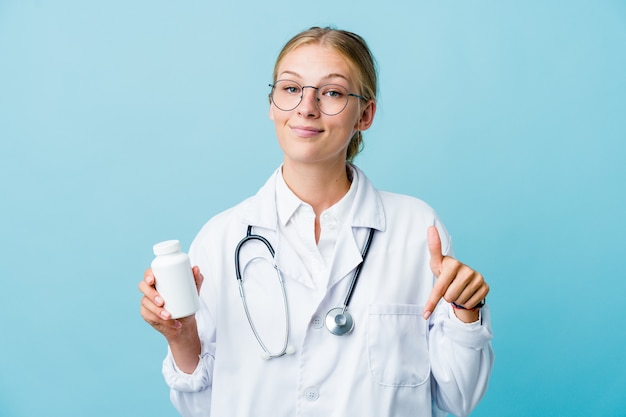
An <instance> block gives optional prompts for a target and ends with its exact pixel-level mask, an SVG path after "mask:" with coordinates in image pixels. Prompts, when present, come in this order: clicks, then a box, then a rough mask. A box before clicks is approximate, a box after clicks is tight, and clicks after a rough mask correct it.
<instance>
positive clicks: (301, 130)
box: [290, 126, 323, 138]
mask: <svg viewBox="0 0 626 417" xmlns="http://www.w3.org/2000/svg"><path fill="white" fill-rule="evenodd" d="M290 128H291V131H292V132H294V133H295V134H296V135H298V136H300V137H304V138H310V137H313V136H315V135H318V134H320V133H322V132H323V130H320V129H315V128H313V127H306V126H290Z"/></svg>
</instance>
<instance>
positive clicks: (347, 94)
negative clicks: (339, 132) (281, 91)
mask: <svg viewBox="0 0 626 417" xmlns="http://www.w3.org/2000/svg"><path fill="white" fill-rule="evenodd" d="M280 81H289V82H292V83H294V84H296V85H298V86H299V87H300V92H301V94H300V100H299V101H298V103H297V104H296V105H295V106H293V107H292V108H290V109H283V108H282V107H280V106H279V105H278V104H276V102H275V101H274V91H275V89H276V83H278V82H280ZM329 85H336V86H337V87H341V88H343V89H344V90H346V104H344V106H343V107H342V108H341V110H339V111H338V112H336V113H326V112H325V111H324V110H322V108H321V107H320V98H319V97H318V96H317V94H318V92H319V91H320V88H323V87H327V86H329ZM268 87H271V89H272V90H271V91H270V94H269V98H270V101H271V102H272V103H274V106H276V108H277V109H278V110H281V111H292V110H294V109H296V108H298V106H299V105H300V103H302V99H303V98H304V89H305V88H312V89H314V90H315V105H316V106H317V109H318V110H319V111H320V112H322V113H324V114H325V115H326V116H336V115H338V114H339V113H341V112H342V111H344V110H345V109H346V107H348V102H349V101H350V97H356V98H360V99H361V100H363V101H367V99H366V98H365V97H363V96H360V95H358V94H354V93H351V92H349V91H348V89H347V88H346V87H344V86H343V85H339V84H333V83H329V84H322V85H320V86H319V87H316V86H314V85H302V84H300V83H299V82H297V81H294V80H289V79H283V80H276V81H274V83H273V84H268Z"/></svg>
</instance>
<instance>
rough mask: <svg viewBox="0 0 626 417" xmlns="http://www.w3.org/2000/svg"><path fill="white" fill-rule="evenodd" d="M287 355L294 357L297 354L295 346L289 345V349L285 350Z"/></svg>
mask: <svg viewBox="0 0 626 417" xmlns="http://www.w3.org/2000/svg"><path fill="white" fill-rule="evenodd" d="M285 353H286V354H287V355H293V354H294V353H296V348H295V347H293V345H287V349H286V350H285Z"/></svg>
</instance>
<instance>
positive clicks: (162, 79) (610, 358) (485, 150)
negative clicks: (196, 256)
mask: <svg viewBox="0 0 626 417" xmlns="http://www.w3.org/2000/svg"><path fill="white" fill-rule="evenodd" d="M329 24H330V25H335V26H337V27H340V28H346V29H349V30H352V31H355V32H357V33H360V34H361V35H363V36H364V37H365V38H366V39H367V40H368V42H369V43H370V46H371V48H372V49H373V51H374V53H375V55H376V57H377V59H378V61H379V66H380V79H381V82H380V85H381V95H380V103H379V112H378V114H377V120H376V122H375V124H374V126H373V127H372V128H371V129H370V130H369V131H368V132H367V133H366V136H365V140H366V148H365V151H364V153H363V154H362V155H361V156H359V157H358V158H357V161H356V162H357V163H358V164H359V165H360V166H361V167H362V168H363V169H364V170H365V171H366V172H367V173H368V175H369V177H370V178H371V179H372V180H373V181H374V183H375V184H376V185H377V186H378V187H379V188H383V189H388V190H391V191H396V192H401V193H407V194H411V195H415V196H418V197H420V198H423V199H424V200H426V201H427V202H429V203H430V204H431V205H432V206H434V207H435V208H436V209H437V210H438V212H439V213H440V215H441V216H442V218H443V219H444V221H445V222H446V225H447V227H448V229H449V230H450V231H451V232H452V234H453V235H454V238H455V242H456V252H457V255H458V256H459V258H460V259H462V260H463V261H465V262H466V263H468V264H471V265H472V266H474V267H475V268H477V269H479V270H481V271H482V272H483V273H484V275H485V276H486V277H487V278H488V280H489V282H490V284H491V286H492V292H491V295H490V297H489V301H490V304H491V306H492V311H493V324H494V328H495V339H494V342H493V344H494V347H495V349H496V353H497V358H496V366H495V370H494V374H493V379H492V383H491V385H490V388H489V391H488V393H487V395H486V397H485V399H484V400H483V402H482V403H481V404H480V406H479V407H478V409H477V410H476V411H475V412H474V414H473V415H474V416H499V417H502V416H539V415H541V416H568V417H572V416H584V417H589V416H624V415H626V397H625V395H624V392H626V355H624V353H623V352H624V345H625V344H626V330H625V329H626V326H624V319H623V317H622V313H623V305H624V294H625V293H626V279H625V274H624V259H625V255H624V252H625V248H626V237H625V236H626V221H625V220H624V215H623V210H624V206H625V203H626V197H625V194H626V193H625V191H626V187H625V182H626V163H625V159H626V158H625V156H626V117H625V115H626V70H625V67H626V47H625V45H626V3H625V2H623V1H619V0H615V1H609V0H599V1H594V2H590V1H584V0H572V1H567V2H563V1H539V0H535V1H533V0H531V1H524V2H521V1H520V2H514V1H486V0H485V1H467V0H459V1H456V0H454V1H441V2H433V1H411V2H409V1H406V2H381V1H378V0H371V1H368V0H365V1H361V2H358V3H351V4H348V3H347V2H345V4H344V2H337V1H330V0H320V1H318V2H316V3H306V4H305V3H298V2H288V1H281V0H268V1H264V2H249V3H242V2H237V1H232V2H205V1H191V0H190V1H179V2H172V1H163V0H150V1H148V0H135V1H132V2H129V1H120V0H110V1H106V2H105V1H90V2H85V1H70V0H58V1H46V0H0V144H1V145H0V146H1V147H0V199H1V204H0V210H1V216H0V230H1V231H2V233H0V260H1V263H0V284H1V285H0V317H2V332H1V336H0V338H1V343H0V415H2V416H6V417H25V416H29V417H30V416H64V417H69V416H81V417H82V416H94V417H99V416H112V415H114V416H146V415H158V416H174V415H176V414H175V411H174V410H173V408H172V407H171V406H170V405H169V400H168V391H167V388H166V386H165V384H164V383H163V381H162V379H161V376H160V362H161V359H162V357H163V355H164V353H165V345H164V341H163V340H162V338H161V336H160V335H158V334H157V333H156V332H154V331H153V330H152V329H151V328H149V326H147V325H146V324H145V323H144V322H143V321H142V319H141V317H140V316H139V299H140V294H139V292H138V291H137V283H138V282H139V280H140V279H141V277H142V273H143V270H144V269H145V268H146V267H147V266H148V264H149V262H150V261H151V259H152V254H151V246H152V244H153V243H155V242H157V241H160V240H164V239H169V238H178V239H180V240H181V241H182V242H183V246H184V247H185V248H187V247H188V245H189V243H190V242H191V240H192V238H193V236H194V235H195V233H196V232H197V231H198V229H199V228H200V226H201V225H202V224H203V223H204V222H205V221H206V220H207V219H208V218H209V217H211V216H212V215H214V214H216V213H218V212H219V211H221V210H223V209H225V208H227V207H229V206H231V205H233V204H235V203H237V202H238V201H240V200H242V199H243V198H245V197H247V196H249V195H250V194H252V193H254V192H255V191H256V190H257V188H258V187H259V186H260V185H261V184H262V183H263V182H264V180H265V178H266V177H267V176H268V175H269V174H270V173H271V172H272V171H273V170H274V169H275V168H276V167H277V165H278V164H279V163H280V161H281V154H280V150H279V148H278V146H277V144H276V142H275V138H274V132H273V126H272V124H271V122H270V121H269V120H268V117H267V110H268V102H267V93H268V88H267V84H268V83H269V82H270V81H271V71H272V67H273V63H274V59H275V56H276V54H277V53H278V50H279V49H280V47H281V46H282V44H283V43H284V42H285V41H286V40H287V39H288V38H289V37H291V36H292V35H293V34H295V33H296V32H298V31H300V30H302V29H305V28H307V27H309V26H311V25H329ZM164 192H166V193H167V197H166V198H162V197H159V196H163V194H164Z"/></svg>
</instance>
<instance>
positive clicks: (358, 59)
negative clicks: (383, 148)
mask: <svg viewBox="0 0 626 417" xmlns="http://www.w3.org/2000/svg"><path fill="white" fill-rule="evenodd" d="M310 44H319V45H322V46H327V47H330V48H333V49H334V50H336V51H337V52H339V53H340V54H342V55H343V56H344V57H346V58H347V59H348V62H349V63H350V64H351V67H352V68H353V71H354V72H355V74H354V75H356V78H357V82H358V88H359V93H358V94H359V95H360V96H362V97H363V98H364V99H365V100H366V101H369V100H374V101H376V93H377V91H378V74H377V71H376V61H375V59H374V56H373V55H372V53H371V51H370V49H369V47H368V46H367V43H366V42H365V40H364V39H363V38H362V37H360V36H359V35H357V34H355V33H352V32H348V31H345V30H339V29H334V28H331V27H324V28H320V27H312V28H310V29H307V30H305V31H303V32H300V33H298V34H297V35H295V36H294V37H293V38H291V39H290V40H289V41H288V42H287V43H286V44H285V46H284V47H283V49H282V50H281V51H280V53H279V54H278V58H276V64H275V65H274V74H273V80H274V81H276V77H277V76H278V67H279V65H280V62H281V61H282V59H283V58H284V57H285V56H286V55H287V54H289V53H290V52H291V51H293V50H295V49H296V48H299V47H300V46H303V45H310ZM362 149H363V135H362V133H361V132H360V131H358V132H356V133H355V134H354V136H352V138H351V139H350V144H349V145H348V153H347V156H346V160H347V161H349V162H352V161H353V160H354V158H355V157H356V156H357V154H358V153H359V152H361V150H362Z"/></svg>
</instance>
